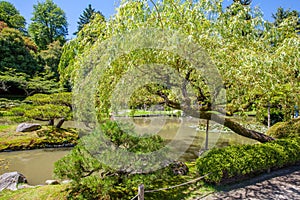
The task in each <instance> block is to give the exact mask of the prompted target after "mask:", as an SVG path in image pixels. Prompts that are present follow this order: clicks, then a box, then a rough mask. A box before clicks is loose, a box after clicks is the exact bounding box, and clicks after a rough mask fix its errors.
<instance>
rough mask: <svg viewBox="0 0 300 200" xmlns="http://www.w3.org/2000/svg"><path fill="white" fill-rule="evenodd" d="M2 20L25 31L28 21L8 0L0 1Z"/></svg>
mask: <svg viewBox="0 0 300 200" xmlns="http://www.w3.org/2000/svg"><path fill="white" fill-rule="evenodd" d="M0 21H3V22H5V23H6V24H7V25H8V26H9V27H11V28H15V29H18V30H19V31H22V32H25V25H26V21H25V18H24V17H23V16H22V15H20V12H19V11H18V10H17V9H16V8H15V6H14V5H13V4H11V3H9V2H7V1H0Z"/></svg>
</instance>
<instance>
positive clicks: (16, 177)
mask: <svg viewBox="0 0 300 200" xmlns="http://www.w3.org/2000/svg"><path fill="white" fill-rule="evenodd" d="M20 183H27V180H26V178H25V176H24V175H22V174H20V173H19V172H10V173H5V174H3V175H1V176H0V191H2V190H4V189H8V190H17V189H18V187H17V185H18V184H20Z"/></svg>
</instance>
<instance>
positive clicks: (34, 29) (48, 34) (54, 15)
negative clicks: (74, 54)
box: [28, 0, 68, 50]
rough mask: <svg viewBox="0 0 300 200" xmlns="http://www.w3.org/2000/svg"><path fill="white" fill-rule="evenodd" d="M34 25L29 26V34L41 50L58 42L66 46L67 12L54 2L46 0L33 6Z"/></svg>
mask: <svg viewBox="0 0 300 200" xmlns="http://www.w3.org/2000/svg"><path fill="white" fill-rule="evenodd" d="M33 8H34V11H33V17H32V18H31V20H32V23H31V24H30V25H29V28H28V30H29V34H30V36H31V37H32V38H33V40H34V41H35V43H36V44H37V46H38V47H39V49H40V50H45V49H46V48H47V46H48V45H49V44H50V43H52V42H54V41H56V40H58V41H60V43H61V44H64V43H65V41H66V39H65V37H66V35H67V34H68V28H67V26H68V23H67V19H66V14H65V12H64V11H63V10H62V9H61V8H60V7H58V6H57V5H56V4H55V3H54V2H53V1H52V0H46V1H45V2H43V3H41V2H38V4H37V5H34V6H33Z"/></svg>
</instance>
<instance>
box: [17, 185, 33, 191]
mask: <svg viewBox="0 0 300 200" xmlns="http://www.w3.org/2000/svg"><path fill="white" fill-rule="evenodd" d="M35 187H36V186H32V185H28V184H20V185H18V190H21V189H26V188H35Z"/></svg>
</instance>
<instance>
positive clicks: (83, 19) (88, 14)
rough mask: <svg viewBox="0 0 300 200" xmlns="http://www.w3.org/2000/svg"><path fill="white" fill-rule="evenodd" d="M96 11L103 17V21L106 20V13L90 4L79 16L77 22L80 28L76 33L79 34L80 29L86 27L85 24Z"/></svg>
mask: <svg viewBox="0 0 300 200" xmlns="http://www.w3.org/2000/svg"><path fill="white" fill-rule="evenodd" d="M96 13H97V14H99V15H100V16H101V17H102V18H103V21H105V18H104V15H103V14H102V13H101V12H100V11H96V10H95V9H94V8H92V5H91V4H89V5H88V7H87V8H86V9H85V10H84V11H83V13H82V14H81V15H80V17H79V21H78V22H77V24H78V28H77V31H76V32H75V33H74V35H77V34H78V33H79V31H80V30H81V29H82V28H83V27H84V25H86V24H88V23H90V21H91V20H92V19H93V18H94V17H93V16H94V15H95V14H96Z"/></svg>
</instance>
